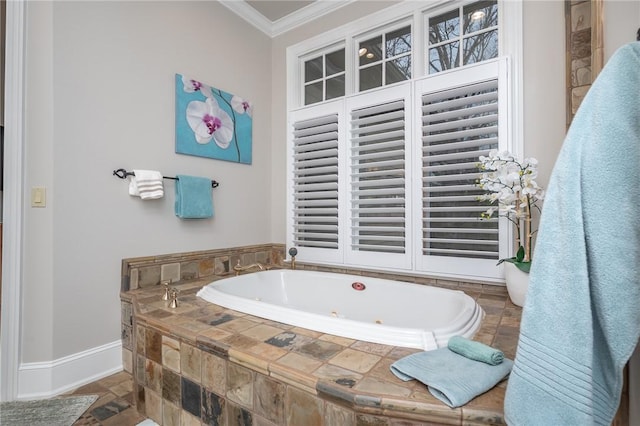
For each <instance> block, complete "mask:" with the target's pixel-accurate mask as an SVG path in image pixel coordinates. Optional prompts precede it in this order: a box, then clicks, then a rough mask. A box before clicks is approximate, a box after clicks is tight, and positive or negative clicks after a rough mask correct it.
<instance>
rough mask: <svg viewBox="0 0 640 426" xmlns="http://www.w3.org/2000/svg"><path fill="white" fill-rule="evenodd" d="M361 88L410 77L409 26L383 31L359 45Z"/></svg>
mask: <svg viewBox="0 0 640 426" xmlns="http://www.w3.org/2000/svg"><path fill="white" fill-rule="evenodd" d="M358 77H359V89H360V91H361V92H362V91H364V90H368V89H372V88H374V87H381V86H385V85H387V84H393V83H397V82H399V81H404V80H408V79H410V78H411V26H409V25H407V26H405V27H402V28H399V29H397V30H393V31H389V32H386V33H382V34H380V35H378V36H376V37H373V38H369V39H367V40H364V41H361V42H360V43H359V45H358Z"/></svg>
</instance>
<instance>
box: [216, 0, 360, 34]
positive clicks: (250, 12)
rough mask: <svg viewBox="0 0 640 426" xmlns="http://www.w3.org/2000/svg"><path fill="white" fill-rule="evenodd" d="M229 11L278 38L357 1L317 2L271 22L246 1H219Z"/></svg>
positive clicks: (323, 0) (322, 0)
mask: <svg viewBox="0 0 640 426" xmlns="http://www.w3.org/2000/svg"><path fill="white" fill-rule="evenodd" d="M218 1H219V3H220V4H222V5H223V6H225V7H226V8H227V9H229V10H230V11H232V12H233V13H235V14H236V15H238V16H239V17H241V18H242V19H244V20H245V21H247V22H248V23H249V24H251V25H253V26H254V27H256V28H257V29H259V30H260V31H262V32H263V33H265V34H266V35H268V36H269V37H272V38H273V37H276V36H279V35H281V34H284V33H286V32H287V31H291V30H292V29H294V28H297V27H300V26H302V25H304V24H306V23H308V22H311V21H313V20H314V19H317V18H319V17H321V16H324V15H326V14H328V13H331V12H333V11H335V10H338V9H340V8H342V7H344V6H346V5H348V4H351V3H353V2H355V1H356V0H317V1H315V2H313V3H311V4H310V5H308V6H305V7H303V8H302V9H299V10H296V11H295V12H293V13H290V14H289V15H287V16H285V17H283V18H280V19H278V20H277V21H273V22H272V21H270V20H269V19H267V18H265V17H264V15H262V14H261V13H260V12H258V11H257V10H255V9H254V8H253V7H251V6H249V4H248V3H247V2H245V1H244V0H218Z"/></svg>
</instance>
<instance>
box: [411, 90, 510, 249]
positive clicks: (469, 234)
mask: <svg viewBox="0 0 640 426" xmlns="http://www.w3.org/2000/svg"><path fill="white" fill-rule="evenodd" d="M422 124H423V126H422V152H423V160H422V183H423V197H422V252H423V254H424V255H431V256H449V257H451V256H454V257H463V258H464V257H466V258H477V259H497V258H498V248H499V244H498V241H499V239H498V221H497V220H480V213H481V212H483V211H485V210H486V209H487V206H486V205H484V204H482V203H480V202H479V201H477V197H478V195H480V194H481V193H482V190H480V189H479V188H478V187H476V186H475V181H476V180H477V179H478V178H480V176H481V173H480V171H479V170H478V169H477V161H478V160H477V159H478V157H479V156H480V155H487V154H488V152H489V151H490V150H491V149H496V148H498V81H497V79H493V80H489V81H486V82H481V83H477V84H471V85H465V86H460V87H454V88H451V89H449V90H442V91H439V92H436V93H426V94H423V95H422Z"/></svg>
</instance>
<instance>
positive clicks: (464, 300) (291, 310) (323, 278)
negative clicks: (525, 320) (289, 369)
mask: <svg viewBox="0 0 640 426" xmlns="http://www.w3.org/2000/svg"><path fill="white" fill-rule="evenodd" d="M197 295H198V296H199V297H201V298H203V299H204V300H207V301H209V302H211V303H214V304H216V305H220V306H223V307H225V308H229V309H233V310H235V311H240V312H244V313H247V314H250V315H254V316H257V317H262V318H266V319H270V320H273V321H277V322H281V323H286V324H291V325H294V326H298V327H303V328H307V329H310V330H315V331H318V332H322V333H328V334H333V335H336V336H342V337H348V338H351V339H356V340H363V341H367V342H373V343H381V344H385V345H392V346H402V347H409V348H419V349H424V350H431V349H436V348H439V347H443V346H446V344H447V342H448V340H449V338H450V337H452V336H454V335H461V336H464V337H469V338H470V337H473V335H474V334H475V333H476V331H477V330H478V328H479V327H480V323H481V321H482V318H483V316H484V312H483V310H482V308H481V307H480V306H479V305H478V304H477V303H476V302H475V301H474V300H473V299H472V298H471V297H469V296H468V295H466V294H465V293H463V292H461V291H456V290H448V289H443V288H437V287H429V286H424V285H418V284H409V283H403V282H399V281H392V280H385V279H380V278H369V277H364V276H358V275H346V274H335V273H327V272H316V271H304V270H295V271H293V270H288V269H284V270H270V271H260V272H255V273H251V274H246V275H240V276H236V277H232V278H225V279H222V280H219V281H214V282H212V283H210V284H208V285H206V286H204V287H203V288H202V289H200V290H199V291H198V293H197Z"/></svg>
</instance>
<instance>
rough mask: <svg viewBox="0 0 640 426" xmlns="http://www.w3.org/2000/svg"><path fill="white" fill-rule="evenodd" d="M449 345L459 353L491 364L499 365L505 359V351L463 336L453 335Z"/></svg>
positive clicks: (450, 348)
mask: <svg viewBox="0 0 640 426" xmlns="http://www.w3.org/2000/svg"><path fill="white" fill-rule="evenodd" d="M447 347H448V348H449V350H451V351H453V352H455V353H457V354H458V355H462V356H464V357H467V358H469V359H473V360H475V361H480V362H484V363H486V364H490V365H498V364H500V363H501V362H502V361H503V360H504V353H502V351H501V350H499V349H494V348H492V347H491V346H487V345H485V344H484V343H480V342H474V341H473V340H469V339H467V338H464V337H462V336H453V337H452V338H451V339H449V343H447Z"/></svg>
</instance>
